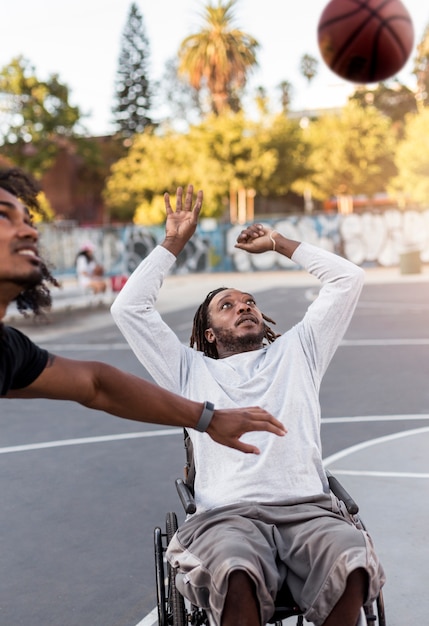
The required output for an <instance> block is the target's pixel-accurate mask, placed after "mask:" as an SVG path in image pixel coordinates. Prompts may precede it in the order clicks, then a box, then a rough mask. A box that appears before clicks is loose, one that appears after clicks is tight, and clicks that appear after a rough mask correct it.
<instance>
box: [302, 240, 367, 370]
mask: <svg viewBox="0 0 429 626" xmlns="http://www.w3.org/2000/svg"><path fill="white" fill-rule="evenodd" d="M292 260H293V261H294V262H295V263H297V264H298V265H300V266H301V267H303V268H304V269H305V270H307V271H308V272H309V273H310V274H312V275H313V276H315V278H317V279H318V280H319V281H320V282H321V289H320V291H319V294H318V296H317V298H316V300H315V301H314V302H313V303H312V304H311V305H310V306H309V308H308V309H307V312H306V314H305V316H304V318H303V320H302V322H300V323H299V324H298V331H299V333H300V337H301V342H302V345H303V348H304V350H305V351H306V352H307V358H308V359H310V361H311V365H312V367H313V368H314V369H315V371H316V372H317V373H318V376H319V380H321V378H322V376H323V375H324V373H325V372H326V369H327V367H328V365H329V363H330V361H331V359H332V357H333V355H334V353H335V351H336V349H337V348H338V346H339V344H340V342H341V340H342V338H343V337H344V335H345V332H346V330H347V328H348V326H349V324H350V321H351V319H352V317H353V313H354V311H355V308H356V305H357V302H358V300H359V296H360V294H361V291H362V287H363V283H364V278H365V272H364V271H363V270H362V268H360V267H358V266H357V265H355V264H354V263H351V262H350V261H348V260H347V259H345V258H343V257H341V256H339V255H337V254H333V253H332V252H328V251H327V250H323V249H322V248H319V247H317V246H313V245H311V244H308V243H301V244H300V245H299V246H298V248H297V249H296V250H295V252H294V254H293V255H292Z"/></svg>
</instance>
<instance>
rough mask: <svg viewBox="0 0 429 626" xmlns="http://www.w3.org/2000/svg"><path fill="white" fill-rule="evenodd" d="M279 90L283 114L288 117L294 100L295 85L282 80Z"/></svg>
mask: <svg viewBox="0 0 429 626" xmlns="http://www.w3.org/2000/svg"><path fill="white" fill-rule="evenodd" d="M278 89H279V90H280V104H281V108H282V112H283V114H284V115H287V113H288V112H289V107H290V103H291V100H292V94H293V85H292V83H290V82H289V81H288V80H282V82H281V83H280V84H279V85H278Z"/></svg>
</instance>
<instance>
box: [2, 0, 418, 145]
mask: <svg viewBox="0 0 429 626" xmlns="http://www.w3.org/2000/svg"><path fill="white" fill-rule="evenodd" d="M207 2H208V0H136V4H137V6H138V7H139V9H140V12H141V14H142V16H143V23H144V28H145V31H146V35H147V38H148V40H149V47H150V58H149V76H150V78H151V79H152V80H154V81H155V80H159V79H160V78H161V76H162V74H163V70H164V67H165V63H166V61H167V60H169V59H171V58H172V57H174V56H176V53H177V50H178V47H179V45H180V43H181V41H182V40H183V39H184V38H185V37H186V36H187V35H189V34H192V33H195V32H198V31H199V30H200V26H201V24H202V18H201V14H202V12H203V7H204V6H205V4H206V3H207ZM211 2H212V3H216V2H217V0H211ZM327 3H328V2H327V0H238V2H237V5H236V9H235V17H236V20H235V24H236V26H237V27H238V28H240V29H241V30H243V31H245V32H247V33H248V34H250V35H252V36H253V37H254V38H256V39H257V41H258V42H259V44H260V47H259V50H258V53H257V55H258V62H259V66H258V68H257V69H256V71H254V72H253V73H252V75H251V78H250V81H249V87H257V86H263V87H265V89H266V90H267V93H268V94H269V95H270V96H272V98H273V99H274V98H276V97H277V98H278V97H279V92H278V90H277V89H276V87H277V85H279V83H280V82H282V81H284V80H287V81H289V82H290V83H292V85H293V89H294V90H293V99H292V103H291V108H292V109H294V110H302V109H312V108H322V107H331V106H342V105H344V104H345V102H346V100H347V96H348V95H349V94H350V93H351V92H352V90H353V88H354V85H353V84H351V83H348V82H347V81H344V80H342V79H341V78H339V77H337V76H336V75H335V74H334V73H333V72H331V70H329V69H328V68H327V67H326V65H325V64H324V62H323V60H322V58H321V55H320V52H319V49H318V45H317V23H318V20H319V17H320V14H321V12H322V11H323V9H324V7H325V6H326V4H327ZM130 4H131V0H73V1H72V2H61V1H59V0H43V2H35V0H13V1H12V2H8V3H7V4H6V5H5V6H4V8H3V11H2V19H1V22H0V42H1V45H0V67H4V66H5V65H8V64H9V63H10V62H11V60H12V59H13V58H14V57H15V56H18V55H22V56H24V57H25V58H26V59H28V60H29V61H30V62H31V64H32V65H33V66H34V68H35V71H36V75H37V76H38V78H39V79H41V80H43V79H46V78H48V77H49V75H51V74H58V75H59V79H60V81H61V82H62V83H65V84H66V85H67V86H68V87H69V89H70V93H71V96H70V101H71V104H73V105H77V106H79V108H80V110H81V111H82V112H83V113H85V114H87V117H86V118H85V120H84V123H85V125H86V127H87V129H88V131H89V132H90V133H92V134H94V135H103V134H108V133H109V132H111V130H112V126H111V109H112V105H113V101H114V81H115V76H116V71H117V64H118V56H119V50H120V40H121V35H122V32H123V30H124V26H125V23H126V18H127V14H128V11H129V7H130ZM404 4H405V6H406V7H407V9H408V11H409V13H410V15H411V18H412V20H413V24H414V31H415V40H414V50H413V52H412V53H411V55H410V58H409V60H408V62H407V64H406V65H405V67H404V68H403V70H402V71H401V72H400V73H399V74H398V78H399V79H400V80H401V81H402V82H404V83H405V84H407V85H409V86H410V87H413V86H414V84H415V79H414V76H413V74H412V73H411V72H412V67H413V58H414V56H415V52H416V45H417V43H419V41H420V39H421V37H422V35H423V32H424V30H425V28H426V26H427V25H428V24H429V5H427V3H426V2H424V1H422V0H404ZM303 54H310V55H312V56H314V57H315V58H317V59H318V61H319V65H318V75H317V76H316V78H314V80H313V81H312V82H311V83H310V85H308V82H307V80H306V79H305V78H304V77H302V76H301V74H300V70H299V64H300V59H301V57H302V55H303Z"/></svg>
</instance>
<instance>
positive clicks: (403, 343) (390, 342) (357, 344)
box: [340, 337, 429, 348]
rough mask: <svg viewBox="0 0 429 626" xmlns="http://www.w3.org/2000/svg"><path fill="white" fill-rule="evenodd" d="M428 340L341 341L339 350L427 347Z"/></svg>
mask: <svg viewBox="0 0 429 626" xmlns="http://www.w3.org/2000/svg"><path fill="white" fill-rule="evenodd" d="M428 345H429V338H420V339H419V338H417V337H416V338H410V339H343V341H342V342H341V343H340V348H341V347H343V348H349V347H353V348H358V347H361V346H428Z"/></svg>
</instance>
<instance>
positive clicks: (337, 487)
mask: <svg viewBox="0 0 429 626" xmlns="http://www.w3.org/2000/svg"><path fill="white" fill-rule="evenodd" d="M326 476H327V478H328V483H329V488H330V490H331V491H332V493H333V494H334V495H335V496H337V498H338V499H339V500H342V501H343V502H344V504H345V506H346V509H347V511H348V512H349V513H350V515H356V514H357V513H359V507H358V505H357V504H356V502H355V501H354V500H353V498H352V497H351V495H350V494H349V493H348V491H347V490H346V489H345V488H344V487H343V486H342V484H341V483H340V482H339V480H338V479H337V478H335V476H332V474H331V472H329V471H328V470H326Z"/></svg>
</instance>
